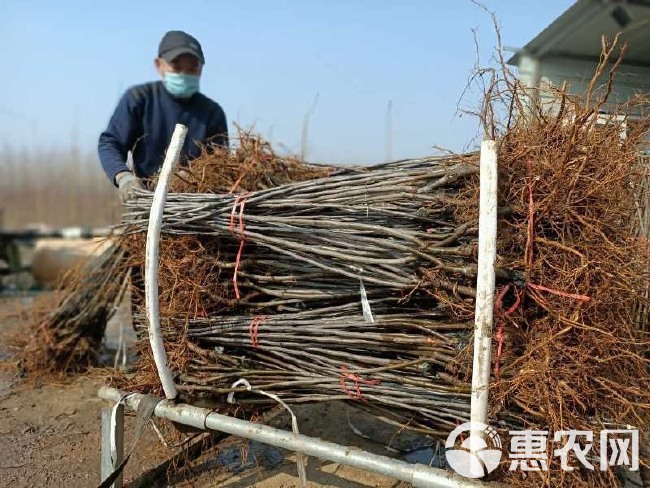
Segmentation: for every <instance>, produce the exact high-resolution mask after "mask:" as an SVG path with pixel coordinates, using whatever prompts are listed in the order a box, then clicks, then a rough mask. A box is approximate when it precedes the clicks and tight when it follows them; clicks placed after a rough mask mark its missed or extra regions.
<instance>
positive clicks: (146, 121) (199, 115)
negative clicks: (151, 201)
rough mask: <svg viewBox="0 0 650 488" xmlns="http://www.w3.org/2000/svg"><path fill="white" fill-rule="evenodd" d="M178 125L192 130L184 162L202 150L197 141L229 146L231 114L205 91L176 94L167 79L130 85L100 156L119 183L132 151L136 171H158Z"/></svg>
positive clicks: (101, 138) (140, 174)
mask: <svg viewBox="0 0 650 488" xmlns="http://www.w3.org/2000/svg"><path fill="white" fill-rule="evenodd" d="M176 124H183V125H185V126H186V127H187V129H188V132H187V137H186V139H185V144H184V146H183V151H182V152H181V155H182V156H181V157H182V164H184V163H187V162H189V161H191V160H192V159H194V158H195V157H197V156H198V155H199V154H200V152H201V150H200V148H199V146H198V145H197V144H196V143H197V142H198V143H199V144H207V143H209V144H219V145H222V146H227V145H228V125H227V123H226V115H225V114H224V111H223V109H222V108H221V106H219V104H218V103H216V102H215V101H213V100H211V99H210V98H208V97H206V96H205V95H203V94H202V93H196V94H195V95H193V96H192V97H191V98H189V99H188V100H182V99H178V98H174V97H173V96H171V95H170V94H169V93H168V92H167V90H166V89H165V87H164V85H163V83H162V81H158V82H152V83H146V84H142V85H137V86H134V87H131V88H130V89H129V90H127V92H126V93H125V94H124V95H123V96H122V98H121V99H120V101H119V103H118V105H117V107H116V109H115V112H114V113H113V116H112V117H111V119H110V121H109V123H108V127H107V128H106V130H105V131H104V132H102V134H101V135H100V136H99V146H98V150H99V159H100V161H101V164H102V167H103V168H104V171H105V172H106V175H107V176H108V177H109V178H110V180H111V181H112V182H113V184H115V175H116V174H117V173H119V172H120V171H125V170H128V168H127V166H126V160H127V154H128V152H129V151H131V152H132V157H133V169H134V173H135V174H136V176H138V177H148V176H152V175H154V174H155V173H156V172H157V171H158V170H159V169H160V167H161V166H162V163H163V160H164V158H165V151H166V150H167V146H169V142H170V139H171V136H172V133H173V132H174V127H175V126H176Z"/></svg>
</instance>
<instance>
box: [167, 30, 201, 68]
mask: <svg viewBox="0 0 650 488" xmlns="http://www.w3.org/2000/svg"><path fill="white" fill-rule="evenodd" d="M181 54H191V55H193V56H196V57H197V58H199V61H201V64H205V58H204V57H203V50H202V49H201V44H199V41H197V40H196V39H195V38H194V37H192V36H191V35H189V34H188V33H187V32H183V31H178V30H174V31H169V32H167V33H166V34H165V35H164V36H163V38H162V39H161V40H160V44H159V45H158V57H160V58H163V59H164V60H165V61H168V62H171V61H173V60H174V58H176V57H177V56H180V55H181Z"/></svg>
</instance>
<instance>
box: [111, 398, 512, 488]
mask: <svg viewBox="0 0 650 488" xmlns="http://www.w3.org/2000/svg"><path fill="white" fill-rule="evenodd" d="M99 397H100V398H103V399H104V400H109V401H111V402H117V401H119V400H120V399H123V398H124V393H123V392H121V391H119V390H116V389H114V388H109V387H106V386H103V387H102V388H100V390H99ZM142 397H143V395H141V394H138V393H134V394H132V395H129V396H128V397H126V398H125V399H124V402H125V403H126V405H127V406H128V407H129V408H131V409H133V410H136V411H137V409H138V405H139V403H140V400H141V399H142ZM154 415H156V417H161V418H166V419H168V420H171V421H173V422H177V423H180V424H184V425H188V426H191V427H195V428H198V429H210V430H218V431H220V432H226V433H228V434H232V435H236V436H239V437H243V438H246V439H252V440H256V441H258V442H262V443H264V444H268V445H271V446H275V447H279V448H282V449H287V450H289V451H295V452H301V453H303V454H307V455H308V456H313V457H317V458H319V459H324V460H327V461H332V462H335V463H339V464H345V465H348V466H354V467H357V468H360V469H364V470H366V471H371V472H373V473H379V474H382V475H385V476H389V477H391V478H395V479H398V480H401V481H406V482H408V483H411V484H412V485H413V486H414V487H415V488H481V487H482V488H498V487H502V486H503V485H501V484H495V483H490V484H487V483H482V482H480V481H475V480H472V479H467V478H463V477H461V476H459V475H456V474H453V473H451V472H448V471H445V470H442V469H436V468H431V467H429V466H426V465H424V464H411V463H407V462H404V461H400V460H397V459H392V458H389V457H386V456H379V455H377V454H372V453H369V452H366V451H362V450H360V449H356V448H353V447H350V446H342V445H339V444H334V443H332V442H327V441H323V440H321V439H316V438H312V437H308V436H305V435H301V434H294V433H293V432H289V431H285V430H280V429H275V428H273V427H269V426H267V425H263V424H256V423H253V422H247V421H245V420H239V419H236V418H232V417H228V416H226V415H221V414H218V413H215V412H212V411H210V410H207V409H205V408H198V407H192V406H191V405H183V404H175V403H173V402H171V401H169V400H162V401H160V403H158V405H156V408H155V410H154Z"/></svg>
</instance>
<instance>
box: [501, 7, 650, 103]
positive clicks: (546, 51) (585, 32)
mask: <svg viewBox="0 0 650 488" xmlns="http://www.w3.org/2000/svg"><path fill="white" fill-rule="evenodd" d="M619 32H620V33H621V37H620V40H621V44H622V43H623V42H627V44H628V46H627V51H626V54H625V57H624V58H623V62H622V64H621V66H620V68H619V70H618V71H617V73H618V74H617V77H616V82H615V85H614V89H613V93H612V96H611V99H610V100H611V101H612V102H613V103H617V102H624V101H625V100H626V99H628V98H629V97H630V96H631V95H633V94H635V93H639V92H641V93H645V94H648V95H649V96H650V0H577V1H576V2H575V3H574V4H573V5H572V6H571V7H570V8H569V9H567V10H566V11H565V12H564V13H563V14H562V15H560V16H559V17H558V18H557V19H556V20H555V21H553V22H552V23H551V24H550V25H549V26H548V27H546V28H545V29H544V30H543V31H542V32H540V33H539V34H538V35H537V36H536V37H535V38H534V39H532V40H531V41H530V42H529V43H528V44H526V45H525V46H524V47H523V48H521V49H519V50H517V51H516V53H515V55H514V56H512V58H510V59H509V60H508V64H510V65H513V66H516V67H517V68H518V73H519V78H520V79H521V80H522V81H523V82H524V83H525V84H526V85H528V86H531V87H539V86H540V85H541V86H543V85H545V84H547V83H550V84H553V85H556V86H562V83H563V82H567V83H568V85H567V87H568V91H569V92H570V93H575V94H582V93H584V92H585V90H586V88H587V84H588V82H589V80H590V79H591V78H592V76H593V73H594V70H595V68H596V66H597V64H598V62H599V58H600V55H601V51H602V44H601V39H602V36H603V35H604V36H606V37H607V38H608V39H610V40H612V39H613V38H614V37H615V35H616V34H617V33H619ZM611 61H613V60H611ZM599 81H600V80H599ZM602 81H605V80H602Z"/></svg>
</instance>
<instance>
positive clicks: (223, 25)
mask: <svg viewBox="0 0 650 488" xmlns="http://www.w3.org/2000/svg"><path fill="white" fill-rule="evenodd" d="M483 3H484V5H485V6H486V7H487V8H488V9H489V10H491V11H493V12H494V13H495V14H496V17H497V20H498V22H499V24H500V31H501V35H502V42H503V45H504V46H506V47H513V48H521V47H523V46H524V45H525V44H526V43H527V42H528V41H530V40H531V39H532V38H533V37H535V36H536V35H537V34H538V33H539V32H540V31H541V30H542V29H544V28H545V27H546V26H547V25H548V24H549V23H551V22H552V21H553V20H554V19H555V18H556V17H557V16H559V15H560V14H561V13H562V12H563V11H565V10H566V9H567V8H568V7H569V6H570V5H571V4H572V3H573V1H569V0H553V1H540V0H484V2H483ZM0 19H1V20H0V45H2V52H3V53H4V67H3V70H2V81H3V83H2V86H1V88H0V147H4V148H7V147H11V148H20V147H25V146H28V147H30V148H33V149H34V148H35V149H52V148H64V149H65V148H66V147H70V145H72V144H76V145H78V146H79V147H80V148H81V149H82V150H84V151H89V152H92V153H94V154H96V146H97V139H98V137H99V134H100V133H101V131H102V130H103V129H104V128H105V127H106V124H107V122H108V119H109V118H110V116H111V114H112V111H113V109H114V108H115V105H116V104H117V101H118V99H119V97H120V96H121V95H122V93H123V92H124V91H125V90H126V89H128V88H129V87H130V86H132V85H135V84H139V83H144V82H147V81H152V80H155V79H158V78H157V77H158V75H157V73H156V72H155V70H154V66H153V59H154V58H155V56H156V53H157V47H158V43H159V41H160V38H161V37H162V35H163V34H164V33H165V32H166V31H167V30H176V29H180V30H185V31H187V32H188V33H190V34H192V35H194V36H195V37H196V38H197V39H198V40H199V41H200V43H201V44H202V46H203V51H204V53H205V57H206V65H205V67H204V71H203V76H202V78H201V91H202V92H203V93H204V94H206V95H207V96H209V97H211V98H212V99H214V100H215V101H217V102H218V103H219V104H220V105H221V106H222V107H223V108H224V110H225V112H226V116H227V119H228V123H229V129H230V132H231V134H233V133H234V131H235V124H237V125H239V126H240V127H242V128H244V129H251V130H253V131H255V132H257V133H259V134H260V135H262V136H263V137H264V138H266V139H268V140H270V141H271V142H272V144H273V145H274V146H275V147H277V148H278V149H279V150H280V151H282V152H291V153H300V152H301V151H302V150H304V151H305V156H306V157H307V159H308V160H310V161H313V162H329V163H332V164H353V163H354V164H374V163H380V162H383V161H385V160H387V159H397V158H408V157H419V156H422V155H427V154H431V153H433V152H434V151H435V148H436V147H444V148H447V149H449V150H452V151H462V150H466V149H468V148H471V147H472V145H475V144H476V143H477V142H478V141H480V135H479V131H478V122H477V120H476V119H475V118H473V117H471V116H469V115H466V114H463V112H462V109H471V108H474V107H476V106H477V104H478V103H479V94H478V93H477V92H470V93H468V94H465V96H464V97H463V98H462V99H461V97H462V96H463V91H464V88H465V87H466V85H467V81H468V79H469V77H470V75H471V73H472V69H473V67H474V66H475V65H476V63H477V56H478V59H479V62H480V64H481V65H486V64H488V63H489V62H490V59H489V58H490V56H492V55H493V54H494V52H495V47H496V36H495V31H494V27H493V25H492V19H491V17H490V16H489V15H488V14H487V13H485V12H484V11H483V10H481V9H480V8H479V7H478V6H477V5H475V4H474V3H473V2H472V1H470V0H402V1H401V2H397V1H395V0H392V1H388V0H245V1H236V0H212V1H209V0H203V1H198V0H194V1H192V0H187V1H175V2H172V1H167V0H155V1H154V0H141V1H130V2H127V1H123V0H111V1H110V2H90V1H87V0H85V1H81V0H61V1H58V2H55V1H51V0H39V1H36V0H0ZM474 33H476V38H477V39H478V46H479V50H478V55H477V48H476V43H475V40H474V36H475V34H474ZM506 54H508V55H510V54H511V53H506ZM459 108H460V109H461V110H459ZM306 119H308V125H307V126H306V127H307V130H306V131H305V130H304V127H305V124H304V121H305V120H306ZM305 133H306V136H305V135H304V134H305ZM304 141H306V142H304Z"/></svg>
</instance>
